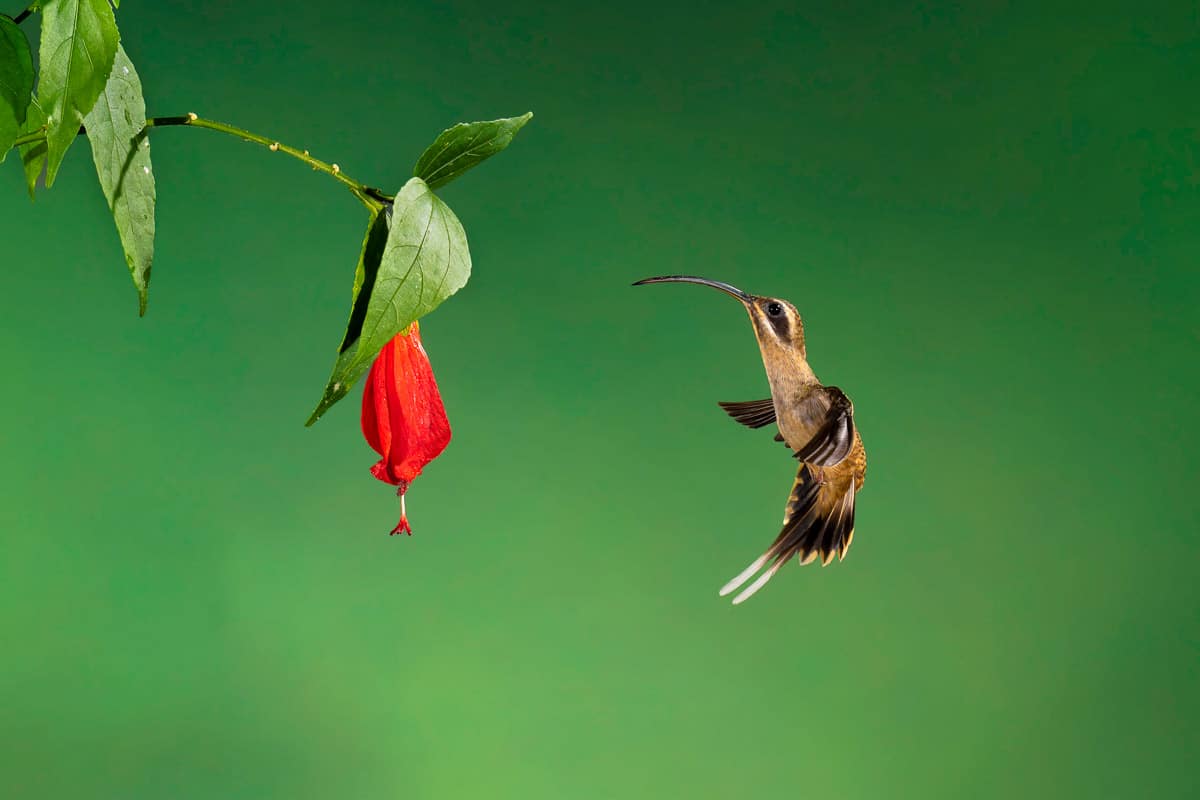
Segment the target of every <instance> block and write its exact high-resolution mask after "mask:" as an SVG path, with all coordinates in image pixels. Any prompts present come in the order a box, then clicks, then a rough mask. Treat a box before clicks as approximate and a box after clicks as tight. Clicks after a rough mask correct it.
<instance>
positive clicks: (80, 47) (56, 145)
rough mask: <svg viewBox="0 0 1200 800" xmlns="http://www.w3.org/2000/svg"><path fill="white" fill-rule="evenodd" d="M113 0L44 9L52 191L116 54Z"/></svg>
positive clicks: (66, 1)
mask: <svg viewBox="0 0 1200 800" xmlns="http://www.w3.org/2000/svg"><path fill="white" fill-rule="evenodd" d="M117 39H118V36H117V23H116V20H115V19H114V18H113V11H112V6H110V5H109V4H108V0H54V2H52V3H47V4H45V6H44V7H43V8H42V44H41V49H40V59H41V75H40V78H39V84H38V99H39V100H41V103H42V110H43V111H45V112H46V117H47V120H48V129H47V131H46V156H47V162H46V185H47V186H52V185H53V184H54V178H55V176H56V175H57V174H58V168H59V165H60V164H62V160H63V156H65V155H66V153H67V148H68V147H70V146H71V142H73V141H74V140H75V136H76V135H77V134H78V133H79V126H80V125H81V124H82V123H83V118H84V116H85V115H86V114H87V113H88V112H89V111H91V110H92V106H93V105H95V104H96V98H98V97H99V96H100V93H101V92H102V91H104V83H105V81H107V80H108V73H109V71H110V70H111V69H112V64H113V58H114V57H115V56H116V54H117Z"/></svg>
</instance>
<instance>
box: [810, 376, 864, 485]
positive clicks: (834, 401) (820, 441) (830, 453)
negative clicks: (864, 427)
mask: <svg viewBox="0 0 1200 800" xmlns="http://www.w3.org/2000/svg"><path fill="white" fill-rule="evenodd" d="M818 391H821V392H823V393H824V395H825V397H826V398H828V400H829V410H828V411H826V412H825V419H824V420H822V422H821V426H820V427H819V428H817V432H816V433H814V434H813V435H812V438H811V439H809V440H808V442H807V443H805V444H804V445H803V446H802V447H801V448H800V449H799V450H797V451H796V458H797V459H798V460H799V461H804V462H806V463H809V464H813V465H815V466H818V467H832V466H833V465H834V464H838V463H840V462H841V461H842V460H843V459H844V458H845V457H846V456H847V455H849V454H850V448H852V447H853V446H854V404H853V403H851V402H850V398H849V397H846V394H845V393H844V392H843V391H842V390H841V389H839V388H838V387H836V386H824V387H822V388H821V389H819V390H818Z"/></svg>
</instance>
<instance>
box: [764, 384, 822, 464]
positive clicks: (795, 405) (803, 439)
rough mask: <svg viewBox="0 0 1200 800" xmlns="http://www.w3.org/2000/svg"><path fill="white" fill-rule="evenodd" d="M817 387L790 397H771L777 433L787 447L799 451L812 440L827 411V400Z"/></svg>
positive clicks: (808, 388) (805, 389)
mask: <svg viewBox="0 0 1200 800" xmlns="http://www.w3.org/2000/svg"><path fill="white" fill-rule="evenodd" d="M819 388H820V387H819V386H814V387H805V388H804V389H801V390H799V391H797V392H795V393H793V394H792V395H791V396H790V397H783V398H780V397H772V399H773V400H774V401H775V418H776V420H777V421H778V423H779V432H780V433H781V434H782V435H783V440H784V441H785V442H787V446H788V447H790V448H792V449H793V450H799V449H800V448H801V447H803V446H804V445H805V444H807V443H808V441H809V440H810V439H812V437H813V435H814V434H815V433H816V432H817V430H818V429H819V428H820V427H821V423H822V422H824V420H825V414H826V412H828V411H829V400H828V399H827V398H826V397H825V396H824V394H823V393H822V392H820V391H816V390H817V389H819Z"/></svg>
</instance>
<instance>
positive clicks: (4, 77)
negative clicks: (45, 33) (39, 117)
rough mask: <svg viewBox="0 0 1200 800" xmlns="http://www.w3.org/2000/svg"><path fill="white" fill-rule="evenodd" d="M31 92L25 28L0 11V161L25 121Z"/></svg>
mask: <svg viewBox="0 0 1200 800" xmlns="http://www.w3.org/2000/svg"><path fill="white" fill-rule="evenodd" d="M32 96H33V56H32V55H31V54H30V52H29V40H28V39H26V38H25V32H24V31H22V30H21V29H20V28H19V27H17V25H16V23H15V22H13V21H12V19H11V18H9V17H6V16H4V15H2V14H0V163H3V161H4V159H5V157H7V156H8V151H9V150H10V149H11V148H12V143H13V141H14V140H15V139H16V138H17V136H18V135H19V134H20V132H21V126H22V125H24V124H25V112H26V109H27V108H29V100H30V98H31V97H32Z"/></svg>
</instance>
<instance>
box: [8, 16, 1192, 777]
mask: <svg viewBox="0 0 1200 800" xmlns="http://www.w3.org/2000/svg"><path fill="white" fill-rule="evenodd" d="M10 5H11V4H10ZM835 5H837V6H838V8H837V10H829V9H823V10H821V9H818V8H817V7H816V6H814V7H813V8H812V10H800V9H797V8H795V7H789V6H774V5H772V4H754V5H753V6H745V5H741V4H739V5H738V6H736V7H735V6H734V5H733V4H729V5H722V4H707V3H692V4H688V5H680V6H667V5H654V4H648V3H623V2H608V3H599V4H587V5H584V4H579V5H574V4H563V3H559V4H547V5H546V6H544V7H542V8H537V7H533V6H526V7H517V6H512V5H510V4H503V3H502V4H495V3H456V4H428V3H425V4H407V5H405V4H396V3H391V2H360V3H353V4H350V5H348V6H345V7H338V6H337V5H336V4H331V3H320V4H318V3H287V4H283V3H274V2H260V3H245V2H242V3H233V2H200V1H199V0H195V1H194V2H158V3H140V4H139V3H127V4H126V7H125V8H124V9H121V11H120V13H119V22H120V23H121V28H122V34H123V40H124V42H125V46H126V49H127V50H128V52H129V54H130V56H131V58H132V59H133V60H134V63H135V64H137V65H138V68H139V70H140V72H141V74H142V79H143V82H144V84H145V88H146V93H147V96H148V98H149V102H148V105H149V111H150V113H151V114H179V113H184V112H187V111H195V112H198V113H200V114H202V115H205V116H208V117H212V118H215V119H219V120H223V121H228V122H232V123H234V124H238V125H241V126H244V127H246V128H248V129H250V130H254V131H257V132H261V133H264V134H266V135H269V136H277V137H279V138H280V139H282V140H283V141H285V142H287V143H289V144H294V145H297V146H300V147H306V148H309V149H310V150H311V151H312V152H313V154H314V155H317V156H319V157H323V158H325V159H327V160H330V161H336V162H338V163H339V164H340V165H341V166H342V167H343V169H345V170H346V171H347V172H348V173H349V174H351V175H353V176H355V177H356V178H358V179H360V180H364V181H367V182H369V183H372V184H374V185H379V186H382V187H384V188H386V189H388V190H390V191H395V190H396V189H398V188H399V186H400V185H401V184H402V183H403V182H404V180H405V179H406V178H407V176H408V174H409V170H410V169H411V165H412V163H413V162H414V161H415V160H416V157H417V156H418V155H419V154H420V152H421V150H422V149H423V148H424V147H425V145H426V144H427V143H428V142H429V141H430V140H432V138H433V137H434V136H435V135H436V134H437V133H438V132H439V131H440V130H441V129H442V128H444V127H446V126H448V125H450V124H452V123H454V122H456V121H460V120H470V119H490V118H493V117H498V116H508V115H514V114H519V113H522V112H524V111H526V110H533V111H534V112H535V113H536V117H535V119H534V120H533V122H532V123H530V125H529V126H528V127H527V128H526V129H525V130H524V131H523V132H522V133H521V134H520V136H519V137H518V138H517V139H516V141H515V142H514V143H513V145H512V146H511V147H510V148H509V150H508V151H506V152H505V153H503V154H502V155H500V156H498V157H496V158H495V159H493V160H491V161H489V162H488V163H487V164H485V165H484V166H482V167H481V168H479V169H477V170H475V171H473V172H471V173H470V174H469V175H467V176H465V177H463V178H461V179H460V180H459V181H457V182H455V183H454V184H453V185H451V186H449V187H447V188H446V189H444V190H443V191H442V192H441V195H442V197H443V198H444V199H445V200H446V201H447V202H448V203H449V204H450V205H451V207H452V208H453V209H454V210H455V211H456V212H457V214H458V215H459V217H460V218H461V219H462V221H463V224H464V225H465V226H466V229H467V233H468V236H469V238H470V242H471V247H472V252H473V256H474V261H475V272H474V276H473V278H472V280H471V282H470V283H469V284H468V285H467V287H466V288H465V289H464V290H463V291H462V292H461V293H460V294H459V295H457V296H456V297H454V298H453V299H451V300H450V301H449V302H448V303H446V305H444V306H443V307H442V308H440V309H439V310H438V311H437V312H435V313H434V315H433V316H431V317H429V318H428V319H427V321H426V322H425V324H424V325H423V328H422V330H423V333H424V339H425V344H426V346H427V349H428V351H429V353H430V355H431V357H432V360H433V364H434V367H435V369H436V370H437V375H438V379H439V381H440V384H441V388H442V392H443V396H444V398H445V403H446V407H447V410H448V413H449V416H450V420H451V424H452V426H453V429H454V440H453V442H452V443H451V445H450V447H449V448H448V449H447V450H446V452H445V454H444V455H443V456H442V457H441V458H440V459H438V460H437V461H436V462H435V463H433V464H432V465H430V466H429V467H428V468H427V469H426V471H425V473H424V475H423V476H422V477H421V478H419V479H418V480H417V482H416V483H415V484H414V486H413V488H412V490H411V491H410V494H409V511H410V516H411V519H412V522H413V526H414V528H415V531H416V535H415V536H414V537H412V538H411V539H409V538H389V537H388V536H387V535H386V534H387V531H388V530H389V529H390V528H391V526H392V525H393V524H394V523H395V518H396V512H397V508H396V506H397V503H396V500H395V497H394V496H393V494H392V493H391V491H390V490H389V488H388V487H387V486H385V485H384V484H382V483H379V482H378V481H375V480H374V479H372V478H371V476H370V474H369V473H368V467H369V466H370V464H371V463H373V461H374V454H373V453H372V452H371V451H370V450H369V448H368V447H367V445H366V444H365V442H364V441H363V439H362V436H361V433H360V431H359V424H358V409H357V406H358V403H359V393H358V392H357V391H356V392H354V393H352V394H351V396H350V397H349V398H348V399H347V400H346V401H345V402H344V403H342V404H341V405H339V406H337V407H335V408H334V410H333V411H332V412H330V413H329V414H328V415H327V416H326V417H325V418H324V419H323V420H322V421H321V422H320V423H318V424H317V425H316V426H315V427H314V428H312V429H308V430H306V429H305V428H304V427H303V426H302V423H303V421H304V419H305V418H306V416H307V414H308V412H309V411H310V410H311V408H312V406H313V405H314V403H315V402H316V400H317V399H318V397H319V395H320V392H321V388H322V386H323V381H324V379H325V377H326V375H327V374H328V369H329V366H330V364H331V362H332V357H333V354H334V349H335V348H336V346H337V344H338V341H339V338H340V335H341V332H342V326H343V325H344V322H345V319H346V315H347V311H348V302H349V291H350V281H351V277H352V272H353V268H354V261H355V257H356V255H357V249H358V246H359V243H360V240H361V235H362V230H363V227H364V225H365V221H366V215H365V212H364V210H363V209H362V208H361V207H360V206H359V205H358V203H357V202H356V201H355V199H354V198H353V197H352V196H351V195H350V194H349V193H348V192H346V191H345V190H344V188H343V187H341V186H339V185H337V184H336V183H334V182H333V181H331V180H330V179H329V178H328V177H327V176H323V175H319V174H314V173H312V172H311V171H309V170H307V169H306V168H305V167H303V166H302V165H300V164H298V163H296V162H294V161H292V160H291V159H288V158H286V157H284V156H281V155H272V154H270V153H268V152H266V151H264V150H262V149H259V148H256V147H251V146H248V145H245V144H242V143H239V142H237V141H235V140H233V139H229V138H225V137H222V136H219V135H217V134H213V133H211V132H208V131H202V130H185V129H164V130H162V131H158V132H155V133H154V134H153V142H154V159H155V171H156V173H157V177H158V196H159V205H158V231H159V241H158V248H157V257H156V261H155V269H154V280H153V283H152V286H151V292H150V308H149V313H148V315H147V316H146V318H145V319H138V317H137V315H136V297H135V293H134V291H133V289H132V287H131V286H130V282H129V278H128V275H127V272H126V270H125V267H124V264H123V261H122V257H121V253H120V247H119V244H118V240H117V236H116V232H115V230H114V228H113V227H112V222H111V219H110V218H109V217H108V215H107V211H106V209H105V207H104V204H103V199H102V197H101V194H100V191H99V189H98V187H97V186H96V183H95V175H94V170H93V167H92V164H91V159H90V155H89V153H88V150H87V145H86V143H85V142H83V141H80V142H77V143H76V144H75V146H74V147H73V148H72V150H71V152H70V153H69V155H68V158H67V161H66V163H65V165H64V168H63V172H62V173H61V176H60V179H59V182H58V183H57V184H56V185H55V187H54V188H53V190H52V191H50V192H48V193H44V194H42V195H40V196H39V197H38V199H37V202H36V203H34V204H33V205H31V204H30V203H29V201H28V199H27V197H26V196H25V193H24V189H23V185H22V177H21V173H20V169H19V167H18V165H17V163H15V160H14V159H11V158H10V159H9V161H8V162H7V163H5V164H4V165H3V167H2V169H0V190H2V191H0V219H2V220H3V235H4V240H5V247H4V251H3V256H2V258H3V262H4V263H3V267H4V269H3V277H2V281H3V283H2V284H0V286H2V290H0V326H2V331H3V339H2V345H0V347H2V348H3V350H2V352H3V358H4V374H5V387H4V389H3V395H2V397H3V400H2V403H3V411H4V414H3V420H4V424H3V425H2V426H0V448H2V452H3V456H4V458H3V462H2V464H0V531H2V532H3V542H2V544H3V555H2V556H0V634H2V641H3V645H2V648H3V650H2V653H0V782H2V783H3V785H4V789H3V791H2V792H0V793H3V794H4V795H5V796H7V797H13V798H18V797H20V798H27V797H30V798H39V797H48V798H49V797H64V798H68V797H69V798H92V797H97V798H117V797H120V798H217V797H220V798H267V797H271V798H273V797H280V798H380V797H402V798H475V797H479V798H509V797H512V798H517V797H520V798H541V797H546V798H673V797H678V798H709V797H712V798H729V797H751V796H752V797H805V798H809V797H811V798H900V797H904V798H909V797H911V798H930V797H947V798H957V797H980V798H1014V797H1055V798H1073V797H1079V798H1097V797H1105V798H1130V797H1154V798H1166V797H1185V796H1194V793H1195V792H1196V785H1195V784H1196V780H1197V779H1196V766H1195V759H1196V756H1197V746H1198V744H1200V742H1198V737H1197V730H1196V726H1195V722H1194V720H1195V717H1196V715H1197V712H1198V711H1200V708H1198V704H1200V690H1198V686H1197V674H1196V673H1197V663H1198V660H1200V659H1198V656H1200V652H1198V648H1197V643H1198V638H1200V637H1198V633H1200V623H1198V603H1197V600H1198V597H1197V589H1196V581H1197V563H1198V561H1197V557H1198V555H1200V552H1198V550H1200V548H1198V539H1197V528H1198V524H1197V523H1198V519H1197V512H1196V506H1195V504H1194V497H1195V494H1196V488H1195V487H1196V478H1197V470H1196V468H1195V465H1194V462H1193V461H1192V454H1193V453H1194V452H1195V450H1196V447H1197V444H1198V442H1197V437H1196V433H1195V425H1196V416H1197V403H1196V397H1195V393H1196V390H1197V388H1198V385H1200V381H1198V379H1197V366H1196V365H1197V351H1198V348H1197V345H1198V341H1197V339H1198V331H1200V322H1198V314H1197V308H1198V306H1200V278H1198V269H1197V258H1198V256H1200V133H1198V132H1197V128H1196V125H1197V124H1198V121H1200V80H1198V79H1197V75H1200V24H1198V19H1197V12H1196V10H1195V5H1194V4H1191V3H1175V4H1173V5H1172V4H1155V3H1149V4H1140V5H1138V6H1137V7H1136V8H1134V7H1133V6H1132V5H1130V6H1129V8H1128V9H1127V10H1124V11H1117V10H1114V9H1112V8H1108V9H1106V8H1101V7H1096V6H1092V7H1089V8H1088V9H1087V10H1086V11H1084V10H1083V7H1081V6H1079V5H1077V4H1063V7H1062V8H1061V9H1059V10H1053V9H1049V8H1048V7H1047V6H1046V5H1045V4H1044V3H1024V4H996V3H991V4H966V5H969V6H971V8H970V9H963V8H960V7H958V4H948V3H942V2H927V3H921V4H911V5H908V6H907V7H906V8H903V9H901V7H900V6H899V5H898V4H897V5H893V6H892V10H890V11H881V10H880V4H872V3H854V4H835ZM9 10H10V12H15V11H16V10H17V8H16V7H15V6H14V7H12V8H11V9H9ZM30 29H31V30H33V28H30ZM676 272H688V273H695V274H700V275H704V276H708V277H712V278H718V279H722V280H726V281H729V282H732V283H734V284H736V285H739V286H741V287H742V288H744V289H746V290H748V291H751V292H756V293H762V294H773V295H777V296H782V297H786V298H788V299H790V300H792V301H794V302H795V303H796V304H797V305H798V306H799V308H800V309H801V311H802V312H803V313H804V315H805V319H806V323H807V328H808V337H809V354H810V358H811V361H812V363H813V366H814V368H815V369H816V371H817V373H818V375H819V376H820V377H821V378H822V379H824V380H825V381H826V382H829V383H835V384H837V385H839V386H841V387H843V388H844V389H845V390H846V391H847V393H848V394H849V395H850V396H851V397H852V398H853V400H854V402H855V407H856V411H857V419H858V423H859V426H860V428H861V430H862V433H863V435H864V438H865V441H866V445H867V450H868V453H869V458H870V470H869V474H868V480H867V485H866V487H865V489H864V490H863V491H862V493H861V494H860V496H859V511H858V516H857V535H856V537H855V545H854V547H853V548H852V549H851V551H850V553H849V555H848V557H847V559H846V561H845V562H843V563H835V564H834V565H832V566H830V567H828V568H827V569H821V568H819V567H817V566H810V567H805V568H797V567H791V566H789V567H788V568H787V569H785V570H784V571H783V572H782V573H781V574H780V575H779V576H778V577H777V578H776V579H775V581H773V582H772V584H771V585H770V586H769V587H768V588H767V589H766V590H764V591H763V592H762V593H760V594H759V595H758V596H756V597H755V598H754V599H753V600H752V601H751V602H749V603H747V604H746V605H744V606H741V607H737V608H733V607H731V606H730V605H729V604H728V603H727V602H726V601H725V600H723V599H719V598H718V597H717V594H716V590H717V588H718V587H720V585H721V584H722V583H724V582H725V580H726V579H728V578H729V577H731V576H732V575H734V574H735V573H736V572H738V571H739V570H740V569H741V568H742V567H743V566H744V565H745V564H746V563H748V562H749V561H750V560H752V559H753V558H754V557H755V556H757V555H758V554H759V553H760V552H761V551H762V550H763V549H764V548H765V547H766V545H767V544H769V542H770V540H771V539H772V538H773V536H774V535H775V533H776V531H777V526H778V523H779V520H780V518H781V515H782V511H783V505H784V501H785V499H786V495H787V492H788V489H789V488H790V485H791V480H792V476H793V468H794V462H792V461H791V460H790V459H789V458H788V455H787V453H786V452H785V451H784V449H783V448H782V447H781V446H779V445H777V444H774V443H772V442H771V441H770V435H769V434H768V433H767V432H765V431H759V432H751V431H748V430H745V429H743V428H740V427H739V426H737V425H736V424H734V423H733V422H731V421H730V420H729V419H727V418H726V417H725V416H724V415H723V414H722V413H721V411H720V410H719V409H718V408H717V407H716V405H715V401H717V400H746V399H754V398H757V397H761V396H765V394H766V382H765V379H764V377H763V374H762V368H761V364H760V363H759V361H758V355H757V351H756V348H755V344H754V339H753V336H752V334H751V331H750V327H749V324H748V322H747V320H746V318H745V316H744V313H743V312H742V311H741V310H740V309H739V308H738V307H737V305H736V304H735V303H733V302H732V301H731V300H729V299H728V298H726V297H723V296H722V295H720V294H718V293H716V292H712V291H710V290H705V289H701V288H698V287H690V286H686V287H685V286H654V287H647V288H639V289H632V288H630V287H629V283H630V282H631V281H633V280H636V279H638V278H641V277H645V276H648V275H657V274H664V273H676Z"/></svg>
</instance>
